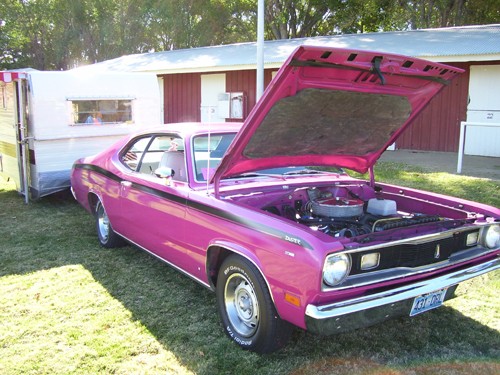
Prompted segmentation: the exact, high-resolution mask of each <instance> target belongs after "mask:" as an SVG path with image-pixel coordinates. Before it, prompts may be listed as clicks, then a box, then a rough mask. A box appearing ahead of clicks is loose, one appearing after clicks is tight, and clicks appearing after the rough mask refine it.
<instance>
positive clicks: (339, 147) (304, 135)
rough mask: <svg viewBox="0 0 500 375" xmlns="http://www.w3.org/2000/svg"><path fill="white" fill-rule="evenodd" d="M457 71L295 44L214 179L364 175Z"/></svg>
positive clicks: (388, 56)
mask: <svg viewBox="0 0 500 375" xmlns="http://www.w3.org/2000/svg"><path fill="white" fill-rule="evenodd" d="M461 72H462V71H461V70H460V69H458V68H454V67H450V66H446V65H442V64H438V63H433V62H429V61H425V60H420V59H414V58H410V57H405V56H399V55H392V54H385V53H384V54H381V53H377V52H367V51H353V50H346V49H334V48H330V49H329V48H323V47H321V48H319V47H311V46H303V47H299V48H298V49H297V50H296V51H295V52H294V53H293V54H292V55H291V56H290V58H289V59H288V60H287V62H286V63H285V64H284V65H283V67H282V68H281V69H280V71H279V72H278V74H277V75H276V77H275V78H274V79H273V81H272V82H271V84H270V85H269V86H268V88H267V90H266V92H265V93H264V95H263V96H262V98H261V100H260V101H259V102H258V103H257V105H256V106H255V107H254V109H253V110H252V112H251V113H250V115H249V116H248V118H247V120H246V121H245V123H244V125H243V127H242V129H241V130H240V132H239V133H238V135H237V136H236V138H235V140H234V141H233V143H232V144H231V146H230V147H229V149H228V152H227V153H226V155H225V156H224V158H223V160H222V162H221V164H220V166H219V168H218V169H217V171H216V174H215V180H216V181H220V179H221V178H225V177H230V176H234V175H238V174H241V173H245V172H250V171H256V170H262V169H268V168H278V167H285V166H332V167H343V168H348V169H352V170H355V171H358V172H361V173H364V172H366V171H367V170H368V169H369V168H370V167H371V166H373V165H374V164H375V162H376V161H377V159H378V158H379V157H380V155H381V154H382V153H383V152H384V151H385V149H386V148H387V147H388V146H389V145H390V144H392V143H393V142H394V141H395V140H396V138H397V137H398V136H399V135H400V134H401V132H402V131H403V130H404V129H405V128H406V127H407V126H409V124H410V123H411V122H412V121H413V120H414V118H415V116H416V115H417V114H418V113H419V112H420V111H421V110H422V109H423V108H424V107H425V105H426V104H427V103H428V102H429V101H430V99H431V98H432V97H433V96H435V95H436V94H437V93H438V92H439V91H440V90H441V89H442V87H443V86H444V85H446V84H447V83H448V82H449V80H451V79H452V78H454V77H455V76H456V75H458V74H459V73H461Z"/></svg>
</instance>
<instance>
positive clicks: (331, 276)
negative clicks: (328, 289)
mask: <svg viewBox="0 0 500 375" xmlns="http://www.w3.org/2000/svg"><path fill="white" fill-rule="evenodd" d="M350 270H351V257H350V255H348V254H333V255H329V256H328V257H327V258H326V260H325V265H324V266H323V281H324V282H325V284H327V285H330V286H335V285H338V284H340V283H341V282H342V281H344V280H345V278H346V277H347V275H349V271H350Z"/></svg>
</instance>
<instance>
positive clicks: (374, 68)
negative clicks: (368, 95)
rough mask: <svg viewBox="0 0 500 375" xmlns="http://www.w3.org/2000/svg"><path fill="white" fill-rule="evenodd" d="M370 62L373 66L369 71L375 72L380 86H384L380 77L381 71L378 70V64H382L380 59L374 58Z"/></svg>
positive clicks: (379, 57)
mask: <svg viewBox="0 0 500 375" xmlns="http://www.w3.org/2000/svg"><path fill="white" fill-rule="evenodd" d="M372 62H373V65H372V68H371V71H372V72H375V74H376V75H377V77H378V78H379V79H380V83H381V84H382V86H383V85H385V78H384V76H383V75H382V71H381V70H380V63H381V62H382V57H381V56H375V57H374V58H373V60H372Z"/></svg>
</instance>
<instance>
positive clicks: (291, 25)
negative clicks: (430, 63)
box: [0, 0, 500, 70]
mask: <svg viewBox="0 0 500 375" xmlns="http://www.w3.org/2000/svg"><path fill="white" fill-rule="evenodd" d="M2 3H3V4H2V6H1V7H0V48H1V50H2V51H3V53H2V55H1V56H0V69H14V68H26V67H32V68H35V69H41V70H60V69H68V68H72V67H75V66H78V65H81V64H89V63H94V62H99V61H103V60H108V59H112V58H115V57H119V56H122V55H126V54H134V53H144V52H148V51H163V50H171V49H179V48H191V47H199V46H209V45H219V44H226V43H236V42H245V41H253V40H255V38H256V31H255V30H256V23H257V22H256V18H257V0H79V1H68V0H2ZM499 22H500V8H499V7H498V0H467V1H466V0H413V1H406V0H265V24H266V39H283V38H298V37H308V36H317V35H333V34H340V33H363V32H377V31H390V30H409V29H419V28H429V27H446V26H458V25H472V24H487V23H499Z"/></svg>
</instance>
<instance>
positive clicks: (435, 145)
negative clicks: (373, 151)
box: [396, 63, 470, 152]
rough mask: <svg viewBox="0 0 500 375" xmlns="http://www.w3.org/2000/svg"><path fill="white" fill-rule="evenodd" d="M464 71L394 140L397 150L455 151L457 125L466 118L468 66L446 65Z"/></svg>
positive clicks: (458, 64)
mask: <svg viewBox="0 0 500 375" xmlns="http://www.w3.org/2000/svg"><path fill="white" fill-rule="evenodd" d="M447 64H448V65H452V66H456V67H458V68H462V69H465V73H463V74H461V75H459V76H458V77H457V78H455V79H454V80H453V81H451V83H450V84H449V85H448V86H445V87H444V89H443V90H442V91H441V92H440V93H439V94H438V95H437V96H436V97H434V98H433V99H432V100H431V102H430V103H429V105H428V106H427V107H426V108H425V109H424V110H423V111H422V112H421V113H420V115H419V116H418V117H417V118H416V119H415V122H414V123H413V124H412V125H411V126H410V127H409V128H407V129H406V130H405V131H404V132H403V133H402V134H401V136H400V138H399V139H398V140H397V141H396V148H399V149H408V150H423V151H446V152H457V151H458V141H459V138H460V122H461V121H465V118H466V115H467V101H468V92H469V70H470V64H469V63H447Z"/></svg>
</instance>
